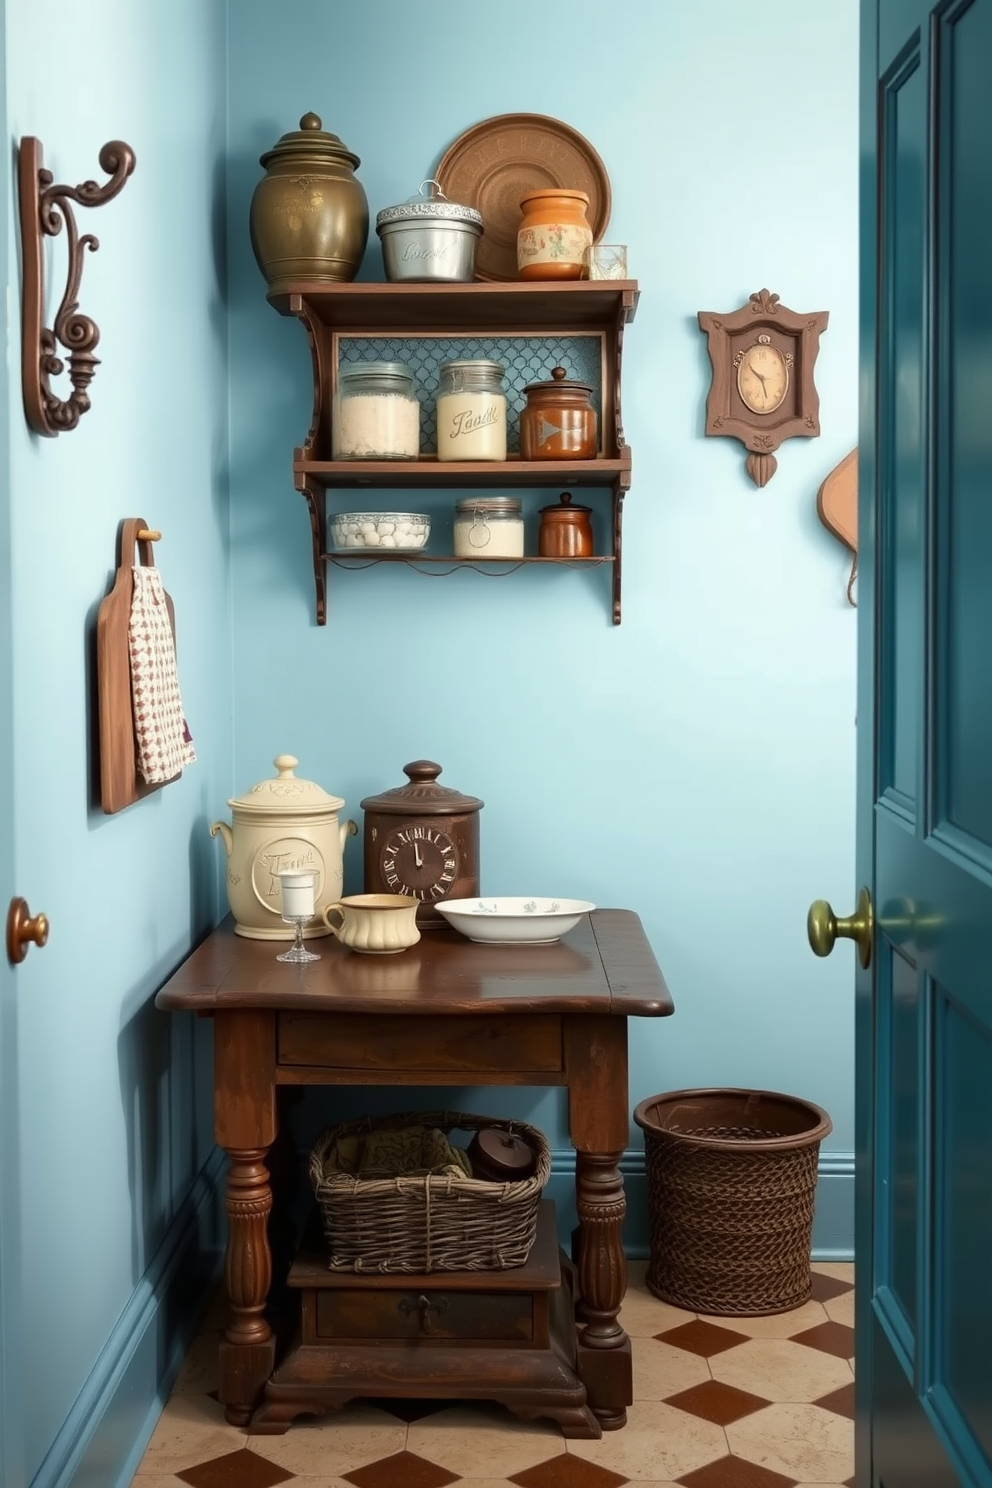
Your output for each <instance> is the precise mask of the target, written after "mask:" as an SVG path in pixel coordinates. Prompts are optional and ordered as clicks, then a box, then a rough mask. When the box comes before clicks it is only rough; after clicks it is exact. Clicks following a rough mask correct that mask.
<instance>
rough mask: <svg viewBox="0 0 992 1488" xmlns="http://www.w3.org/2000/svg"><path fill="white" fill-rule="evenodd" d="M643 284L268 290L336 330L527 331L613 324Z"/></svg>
mask: <svg viewBox="0 0 992 1488" xmlns="http://www.w3.org/2000/svg"><path fill="white" fill-rule="evenodd" d="M639 295H640V291H639V289H638V287H637V282H636V280H633V279H598V280H587V279H570V280H558V281H556V280H542V281H536V280H531V281H527V282H517V281H513V282H499V283H485V284H377V283H376V284H373V283H350V284H318V283H307V282H300V283H294V284H292V285H289V286H287V287H286V288H285V289H283V290H281V291H279V292H277V293H272V292H270V294H269V295H268V299H269V303H270V304H272V305H274V306H275V308H276V309H277V310H278V311H279V313H280V314H281V315H299V314H301V313H302V310H303V307H304V304H306V305H307V306H308V307H309V308H310V309H311V310H312V311H313V313H314V314H315V315H316V316H317V318H318V319H319V320H320V321H321V322H322V323H323V324H324V325H327V326H332V327H333V328H334V329H336V330H360V329H370V328H375V327H383V326H390V327H399V328H404V329H411V330H412V329H417V330H420V331H423V330H425V329H427V328H430V327H437V328H444V329H447V328H450V327H456V326H457V327H462V326H466V325H478V326H485V327H486V328H489V329H496V330H503V331H505V332H507V333H510V332H514V331H515V332H516V333H517V334H520V335H526V334H528V333H529V332H530V331H531V330H533V329H541V328H546V327H550V326H568V327H570V328H584V327H591V328H599V329H604V330H605V329H607V328H612V327H615V326H616V324H617V318H618V316H620V317H621V318H622V320H624V321H631V320H633V318H634V313H635V311H636V309H637V301H638V298H639Z"/></svg>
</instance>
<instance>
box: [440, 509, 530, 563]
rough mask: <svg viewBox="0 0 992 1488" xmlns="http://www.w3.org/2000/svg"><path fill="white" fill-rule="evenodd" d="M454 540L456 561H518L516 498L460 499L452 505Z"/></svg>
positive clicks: (520, 535) (520, 529)
mask: <svg viewBox="0 0 992 1488" xmlns="http://www.w3.org/2000/svg"><path fill="white" fill-rule="evenodd" d="M454 539H455V557H456V558H522V557H523V556H524V518H523V506H522V503H521V501H520V498H519V496H463V497H462V499H461V500H460V501H456V502H455V525H454Z"/></svg>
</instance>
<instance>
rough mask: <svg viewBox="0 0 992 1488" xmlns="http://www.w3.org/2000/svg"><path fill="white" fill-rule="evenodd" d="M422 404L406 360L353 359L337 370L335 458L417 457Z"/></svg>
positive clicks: (333, 412) (333, 413)
mask: <svg viewBox="0 0 992 1488" xmlns="http://www.w3.org/2000/svg"><path fill="white" fill-rule="evenodd" d="M419 453H420V403H419V400H418V398H417V395H416V391H415V385H414V379H413V373H412V372H411V371H410V368H409V367H407V366H405V365H404V364H403V363H402V362H354V363H351V364H348V365H345V366H342V367H340V368H339V369H338V388H337V392H336V393H335V394H334V398H333V401H332V405H331V457H332V458H333V459H335V460H415V459H416V458H417V456H418V455H419Z"/></svg>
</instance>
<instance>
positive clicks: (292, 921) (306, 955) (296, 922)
mask: <svg viewBox="0 0 992 1488" xmlns="http://www.w3.org/2000/svg"><path fill="white" fill-rule="evenodd" d="M283 919H284V920H285V921H286V924H287V925H293V926H294V927H295V929H296V938H295V940H294V941H293V944H292V945H291V946H290V948H289V950H288V951H283V953H282V955H281V956H277V957H276V960H277V961H295V962H303V961H319V960H320V957H319V956H318V955H317V953H316V951H308V950H307V948H306V946H305V945H304V944H303V927H304V926H305V925H309V923H310V921H311V920H312V919H313V915H312V914H284V915H283Z"/></svg>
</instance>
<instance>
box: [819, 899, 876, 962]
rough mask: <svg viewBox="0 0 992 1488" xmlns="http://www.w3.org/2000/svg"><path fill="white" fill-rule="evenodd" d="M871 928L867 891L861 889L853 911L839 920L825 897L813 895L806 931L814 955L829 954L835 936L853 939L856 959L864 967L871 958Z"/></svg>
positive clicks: (871, 919)
mask: <svg viewBox="0 0 992 1488" xmlns="http://www.w3.org/2000/svg"><path fill="white" fill-rule="evenodd" d="M874 931H875V916H874V913H873V911H872V907H871V895H870V894H869V892H868V890H867V889H862V890H861V893H860V894H859V895H858V907H857V909H856V910H855V912H854V914H853V915H849V916H848V917H847V919H844V920H839V919H838V918H837V916H836V915H835V914H834V912H833V910H832V909H831V908H830V905H829V904H828V903H827V901H826V899H816V900H814V902H813V903H812V904H811V905H810V907H809V915H808V917H807V920H806V933H807V935H808V936H809V943H810V946H811V947H812V949H813V951H814V953H815V954H816V955H817V956H829V955H830V952H831V951H832V950H833V948H834V944H835V942H836V940H837V938H838V936H840V937H841V939H845V940H853V941H856V942H857V947H858V960H859V961H860V962H861V965H862V966H865V967H867V966H868V965H869V964H870V962H871V942H872V937H873V935H874Z"/></svg>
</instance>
